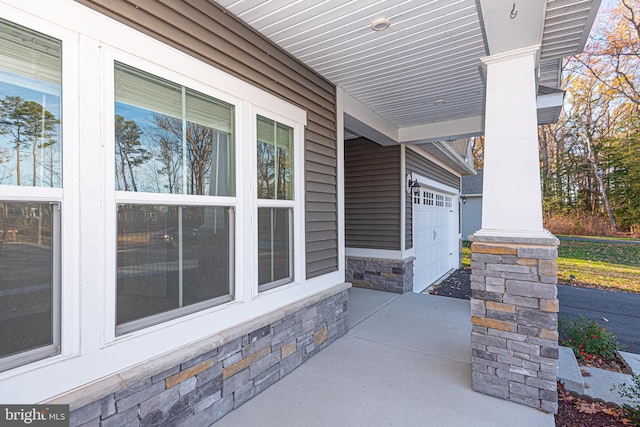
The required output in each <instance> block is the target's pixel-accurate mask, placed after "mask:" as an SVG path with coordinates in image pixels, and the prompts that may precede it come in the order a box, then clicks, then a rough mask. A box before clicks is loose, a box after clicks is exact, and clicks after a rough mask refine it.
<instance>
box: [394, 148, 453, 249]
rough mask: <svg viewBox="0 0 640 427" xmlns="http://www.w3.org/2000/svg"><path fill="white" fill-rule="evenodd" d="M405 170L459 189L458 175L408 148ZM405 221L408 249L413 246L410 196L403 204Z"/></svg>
mask: <svg viewBox="0 0 640 427" xmlns="http://www.w3.org/2000/svg"><path fill="white" fill-rule="evenodd" d="M405 170H406V173H411V172H415V173H417V174H419V175H422V176H424V177H425V178H429V179H432V180H434V181H436V182H439V183H441V184H445V185H448V186H449V187H453V188H457V189H460V177H458V176H456V175H455V174H453V173H451V172H449V171H448V170H446V169H445V168H443V167H441V166H438V165H437V164H435V163H433V162H432V161H431V160H428V159H426V158H424V157H422V156H421V155H420V154H418V153H416V152H415V151H413V150H412V149H410V148H406V154H405ZM405 221H406V225H405V242H406V243H405V246H406V248H407V249H410V248H412V247H413V200H412V198H410V197H407V200H406V204H405Z"/></svg>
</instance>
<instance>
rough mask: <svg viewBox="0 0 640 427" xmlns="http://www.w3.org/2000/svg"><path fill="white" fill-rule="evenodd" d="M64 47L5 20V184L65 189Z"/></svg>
mask: <svg viewBox="0 0 640 427" xmlns="http://www.w3.org/2000/svg"><path fill="white" fill-rule="evenodd" d="M61 47H62V44H61V42H60V41H59V40H55V39H52V38H50V37H47V36H45V35H43V34H40V33H36V32H34V31H31V30H28V29H26V28H23V27H20V26H17V25H13V24H11V23H9V22H7V21H4V20H0V184H5V185H24V186H33V187H60V186H61V185H62V160H61V157H60V149H61V147H60V146H61V137H60V118H61V88H62V61H61Z"/></svg>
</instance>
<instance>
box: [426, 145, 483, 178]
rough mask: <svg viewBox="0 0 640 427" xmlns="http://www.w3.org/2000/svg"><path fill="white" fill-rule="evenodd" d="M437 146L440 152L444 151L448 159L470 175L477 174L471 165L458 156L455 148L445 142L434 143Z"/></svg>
mask: <svg viewBox="0 0 640 427" xmlns="http://www.w3.org/2000/svg"><path fill="white" fill-rule="evenodd" d="M434 144H435V146H436V147H438V149H439V150H440V151H442V152H443V153H444V154H445V155H446V156H447V157H449V158H450V159H451V160H453V161H454V162H456V163H457V164H458V166H460V168H461V169H462V170H463V171H464V172H467V173H469V174H475V171H476V170H475V169H474V168H473V166H471V165H470V164H469V163H467V162H466V161H465V160H464V159H463V158H462V157H461V156H460V154H458V153H457V152H456V151H455V150H454V149H453V147H451V146H450V145H449V144H447V143H446V142H444V141H438V142H434Z"/></svg>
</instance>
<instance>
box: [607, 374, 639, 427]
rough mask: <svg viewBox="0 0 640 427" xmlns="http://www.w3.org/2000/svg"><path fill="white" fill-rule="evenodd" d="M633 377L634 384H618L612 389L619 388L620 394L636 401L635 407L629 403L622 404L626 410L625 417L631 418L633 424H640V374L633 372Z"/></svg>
mask: <svg viewBox="0 0 640 427" xmlns="http://www.w3.org/2000/svg"><path fill="white" fill-rule="evenodd" d="M631 379H632V381H633V384H632V385H627V384H626V383H622V384H616V385H614V386H613V388H612V390H617V391H618V394H620V396H622V397H626V398H627V399H631V401H632V402H633V403H635V405H636V406H635V407H634V406H631V405H628V404H624V405H622V410H623V411H624V417H625V418H627V419H628V420H630V421H631V423H632V425H634V426H640V375H639V374H633V375H632V376H631Z"/></svg>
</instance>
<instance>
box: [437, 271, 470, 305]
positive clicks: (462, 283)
mask: <svg viewBox="0 0 640 427" xmlns="http://www.w3.org/2000/svg"><path fill="white" fill-rule="evenodd" d="M429 293H430V294H432V295H440V296H443V297H450V298H459V299H470V298H471V268H469V267H462V268H459V269H457V270H456V271H454V272H453V273H451V275H450V276H449V277H447V278H446V279H444V280H443V281H442V282H440V284H438V285H435V286H434V287H433V288H431V289H429Z"/></svg>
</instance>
